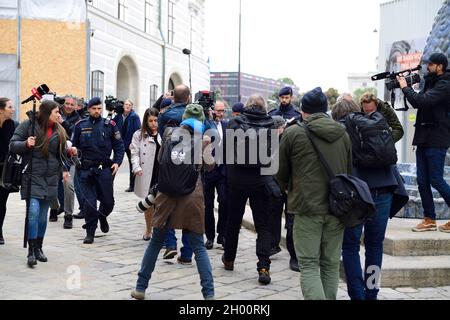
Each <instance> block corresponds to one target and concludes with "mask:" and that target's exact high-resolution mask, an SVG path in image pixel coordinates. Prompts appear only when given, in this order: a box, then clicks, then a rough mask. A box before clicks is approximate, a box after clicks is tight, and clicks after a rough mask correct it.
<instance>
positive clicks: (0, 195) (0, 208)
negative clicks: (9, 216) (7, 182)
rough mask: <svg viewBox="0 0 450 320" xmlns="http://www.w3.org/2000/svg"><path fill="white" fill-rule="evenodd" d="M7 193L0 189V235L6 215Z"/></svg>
mask: <svg viewBox="0 0 450 320" xmlns="http://www.w3.org/2000/svg"><path fill="white" fill-rule="evenodd" d="M8 196H9V191H8V190H6V189H4V188H2V187H0V235H2V228H3V222H4V221H5V215H6V202H7V201H8Z"/></svg>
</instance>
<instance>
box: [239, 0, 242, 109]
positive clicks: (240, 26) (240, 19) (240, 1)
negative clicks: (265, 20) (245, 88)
mask: <svg viewBox="0 0 450 320" xmlns="http://www.w3.org/2000/svg"><path fill="white" fill-rule="evenodd" d="M241 11H242V0H239V62H238V102H241V30H242V15H241Z"/></svg>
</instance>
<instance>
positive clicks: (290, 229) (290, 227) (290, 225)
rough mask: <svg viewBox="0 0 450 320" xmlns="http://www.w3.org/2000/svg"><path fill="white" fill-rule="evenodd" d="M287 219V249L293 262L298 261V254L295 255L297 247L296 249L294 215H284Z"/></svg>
mask: <svg viewBox="0 0 450 320" xmlns="http://www.w3.org/2000/svg"><path fill="white" fill-rule="evenodd" d="M284 215H285V217H286V225H285V228H286V230H287V231H286V248H287V250H288V252H289V255H290V256H291V259H292V260H295V261H297V254H296V253H295V247H294V238H293V234H294V215H293V214H289V213H286V212H285V213H284Z"/></svg>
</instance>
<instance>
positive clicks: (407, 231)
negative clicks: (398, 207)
mask: <svg viewBox="0 0 450 320" xmlns="http://www.w3.org/2000/svg"><path fill="white" fill-rule="evenodd" d="M420 222H421V220H417V219H398V218H394V219H392V220H390V221H389V223H388V228H387V231H386V238H385V240H384V253H385V254H387V255H390V256H440V255H450V233H443V232H440V231H429V232H412V231H411V229H412V228H413V227H415V226H416V225H417V224H419V223H420ZM445 222H446V221H443V222H438V225H441V224H444V223H445Z"/></svg>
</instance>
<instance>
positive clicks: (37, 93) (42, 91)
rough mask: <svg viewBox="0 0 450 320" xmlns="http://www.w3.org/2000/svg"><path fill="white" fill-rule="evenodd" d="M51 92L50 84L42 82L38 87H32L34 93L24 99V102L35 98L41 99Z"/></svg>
mask: <svg viewBox="0 0 450 320" xmlns="http://www.w3.org/2000/svg"><path fill="white" fill-rule="evenodd" d="M49 92H50V89H49V88H48V86H47V85H46V84H41V85H40V86H39V87H38V88H37V89H36V88H33V89H31V93H32V95H31V96H29V97H28V98H27V99H25V100H23V101H22V104H25V103H28V102H30V101H33V100H34V99H38V100H39V101H41V99H42V96H43V95H46V94H47V93H49Z"/></svg>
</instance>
